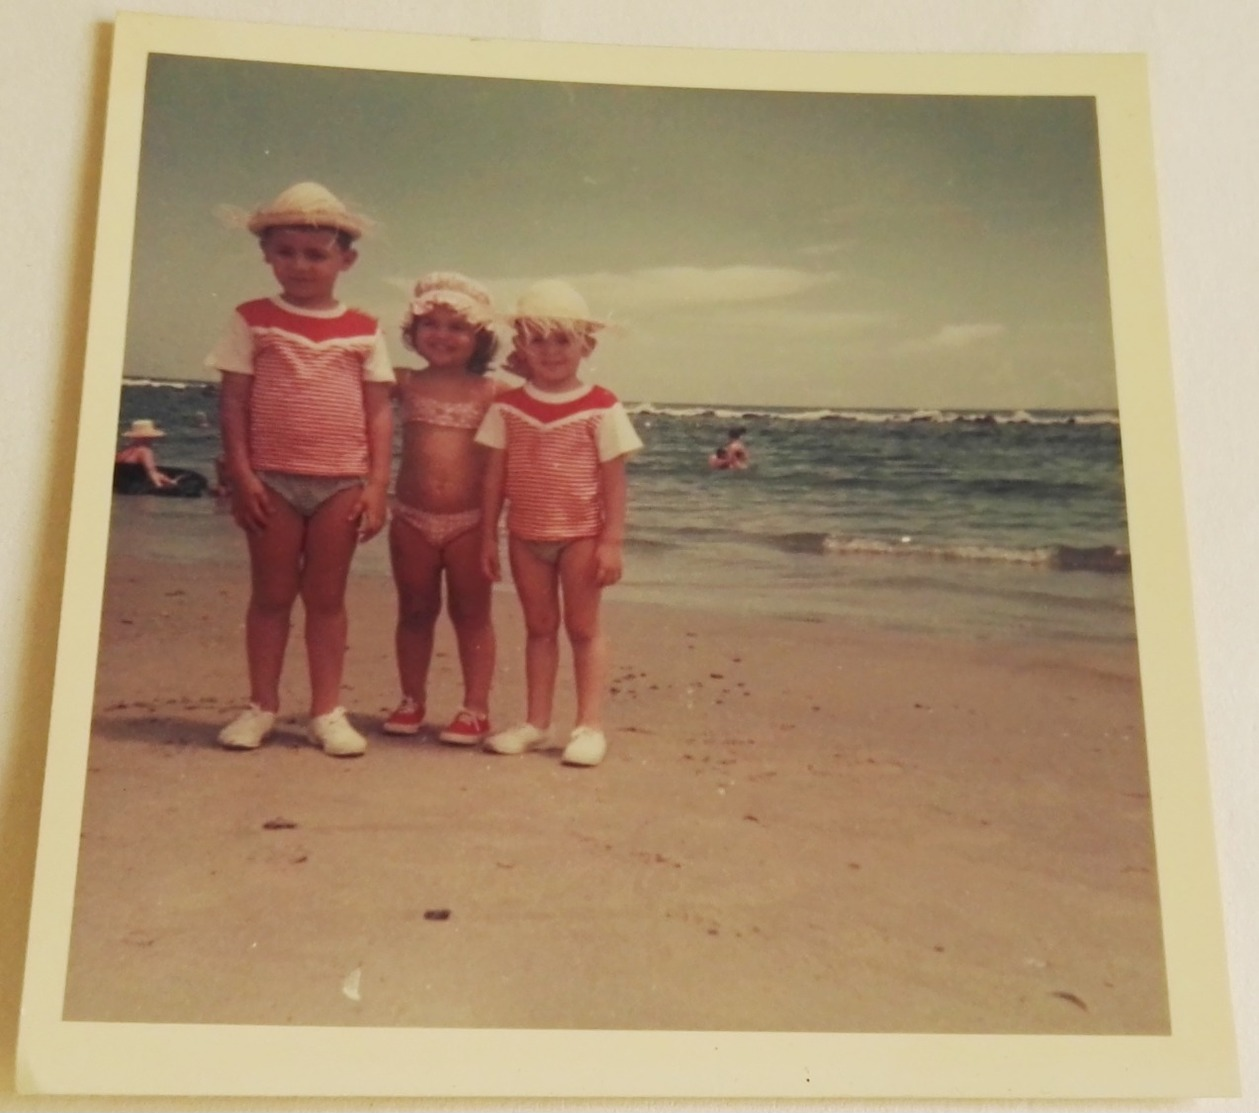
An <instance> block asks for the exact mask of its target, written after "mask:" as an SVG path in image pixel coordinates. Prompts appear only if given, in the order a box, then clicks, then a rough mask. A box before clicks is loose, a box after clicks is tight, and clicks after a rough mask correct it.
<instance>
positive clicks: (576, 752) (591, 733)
mask: <svg viewBox="0 0 1259 1113" xmlns="http://www.w3.org/2000/svg"><path fill="white" fill-rule="evenodd" d="M607 752H608V740H607V737H606V736H605V735H604V733H603V731H601V730H600V729H599V728H598V727H578V728H577V729H576V730H574V731H573V733H572V734H571V735H570V736H569V739H568V745H567V746H565V747H564V764H565V765H598V764H599V762H601V761H602V760H603V755H604V754H606V753H607Z"/></svg>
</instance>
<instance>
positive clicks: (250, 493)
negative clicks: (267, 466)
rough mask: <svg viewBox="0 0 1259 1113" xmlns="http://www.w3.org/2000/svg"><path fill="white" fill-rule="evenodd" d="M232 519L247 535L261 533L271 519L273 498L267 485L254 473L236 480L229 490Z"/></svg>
mask: <svg viewBox="0 0 1259 1113" xmlns="http://www.w3.org/2000/svg"><path fill="white" fill-rule="evenodd" d="M229 490H230V493H231V496H232V519H233V520H234V521H235V522H236V524H237V525H238V526H240V528H241V529H243V530H244V531H245V532H246V533H260V532H261V531H262V530H264V529H266V528H267V521H268V519H269V518H270V517H271V498H270V496H269V495H268V494H267V488H266V484H264V483H263V482H262V480H261V479H259V478H258V477H257V476H256V475H255V474H254V473H253V472H249V473H248V474H246V475H244V476H240V477H238V478H236V479H235V480H234V481H233V482H232V484H231V487H230V488H229Z"/></svg>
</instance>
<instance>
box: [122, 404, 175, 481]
mask: <svg viewBox="0 0 1259 1113" xmlns="http://www.w3.org/2000/svg"><path fill="white" fill-rule="evenodd" d="M164 436H166V434H165V433H163V432H162V430H161V429H159V428H158V427H157V425H156V424H155V423H154V422H153V421H152V419H150V418H147V417H138V418H136V420H135V421H133V422H132V423H131V428H130V429H128V430H127V431H126V432H124V433H123V439H124V440H126V441H127V447H126V448H123V449H121V450H119V452H118V453H117V454H116V455H115V456H114V486H115V487H117V486H118V483H119V481H120V479H126V480H127V481H131V480H134V479H135V478H136V477H137V476H138V475H140V474H141V473H142V474H143V475H144V478H145V479H147V480H148V481H149V482H150V483H151V484H152V485H153V486H154V487H158V488H161V487H174V486H175V481H174V480H173V479H171V477H170V476H168V475H163V474H162V473H161V472H160V471H158V470H157V455H156V453H155V452H154V451H153V445H154V444H155V443H156V442H157V441H158V440H159V439H160V438H162V437H164ZM120 466H121V467H120Z"/></svg>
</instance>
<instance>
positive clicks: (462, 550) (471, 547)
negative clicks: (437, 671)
mask: <svg viewBox="0 0 1259 1113" xmlns="http://www.w3.org/2000/svg"><path fill="white" fill-rule="evenodd" d="M443 558H444V560H445V563H446V584H447V596H448V598H447V606H448V607H449V609H450V621H451V622H452V623H453V624H454V627H455V640H456V642H457V644H458V646H459V664H460V667H461V668H462V670H463V705H464V707H466V708H467V709H468V710H469V711H475V712H477V713H478V714H481V715H488V714H489V706H490V684H491V683H492V682H493V679H494V659H495V654H496V651H497V647H496V643H495V639H494V625H493V623H492V621H491V619H490V605H491V598H492V592H493V584H492V583H491V582H490V581H489V580H487V579H486V578H485V574H484V573H483V572H482V571H481V534H480V531H479V530H475V529H473V530H469V531H468V532H467V533H465V534H463V535H462V536H461V537H456V538H455V539H454V540H453V541H452V542H450V544H449V545H447V546H446V548H445V550H444V552H443Z"/></svg>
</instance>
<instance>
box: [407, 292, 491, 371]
mask: <svg viewBox="0 0 1259 1113" xmlns="http://www.w3.org/2000/svg"><path fill="white" fill-rule="evenodd" d="M476 341H477V333H476V329H475V328H474V327H473V326H472V325H470V324H469V323H468V322H467V321H466V320H465V319H464V318H463V317H461V316H460V315H459V314H458V313H456V312H455V311H454V310H453V309H451V308H449V307H448V306H445V305H435V306H433V308H432V309H429V310H427V311H426V312H425V313H423V314H422V315H421V316H419V317H416V319H415V322H414V324H412V326H411V343H412V345H413V346H414V347H415V350H416V352H417V353H418V354H419V355H420V356H421V357H422V358H423V359H424V360H425V361H426V362H427V363H428V365H429V367H431V368H433V369H434V370H438V371H442V370H448V369H449V370H457V371H464V370H467V367H468V361H469V360H470V359H472V355H473V353H474V352H475V351H476Z"/></svg>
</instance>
